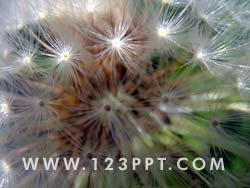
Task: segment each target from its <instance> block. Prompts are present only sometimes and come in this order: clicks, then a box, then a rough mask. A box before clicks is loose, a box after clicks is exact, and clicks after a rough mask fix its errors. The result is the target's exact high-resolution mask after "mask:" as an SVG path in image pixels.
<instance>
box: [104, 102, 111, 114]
mask: <svg viewBox="0 0 250 188" xmlns="http://www.w3.org/2000/svg"><path fill="white" fill-rule="evenodd" d="M104 109H105V110H106V111H107V112H109V111H110V110H111V106H110V105H109V104H106V105H105V106H104Z"/></svg>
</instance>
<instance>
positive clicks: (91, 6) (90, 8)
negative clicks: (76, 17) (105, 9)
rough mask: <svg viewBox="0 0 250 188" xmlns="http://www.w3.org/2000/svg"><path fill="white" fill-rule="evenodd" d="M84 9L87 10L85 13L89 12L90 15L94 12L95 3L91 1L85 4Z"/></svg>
mask: <svg viewBox="0 0 250 188" xmlns="http://www.w3.org/2000/svg"><path fill="white" fill-rule="evenodd" d="M86 9H87V11H88V12H90V13H93V12H95V10H96V3H95V2H92V1H90V2H87V4H86Z"/></svg>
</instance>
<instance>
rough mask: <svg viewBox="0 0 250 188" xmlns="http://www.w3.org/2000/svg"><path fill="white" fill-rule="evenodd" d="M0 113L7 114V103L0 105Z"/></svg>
mask: <svg viewBox="0 0 250 188" xmlns="http://www.w3.org/2000/svg"><path fill="white" fill-rule="evenodd" d="M0 112H1V113H4V114H8V113H9V105H8V104H7V103H2V104H0Z"/></svg>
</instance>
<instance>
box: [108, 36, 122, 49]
mask: <svg viewBox="0 0 250 188" xmlns="http://www.w3.org/2000/svg"><path fill="white" fill-rule="evenodd" d="M111 43H112V47H113V48H115V49H117V50H119V49H120V48H121V46H122V45H123V42H122V40H121V39H119V38H114V39H113V40H112V41H111Z"/></svg>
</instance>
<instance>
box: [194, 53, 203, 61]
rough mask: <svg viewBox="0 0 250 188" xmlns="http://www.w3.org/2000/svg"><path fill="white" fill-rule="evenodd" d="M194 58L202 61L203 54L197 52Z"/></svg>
mask: <svg viewBox="0 0 250 188" xmlns="http://www.w3.org/2000/svg"><path fill="white" fill-rule="evenodd" d="M196 58H197V59H198V60H204V58H205V54H204V53H203V52H198V53H197V54H196Z"/></svg>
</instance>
